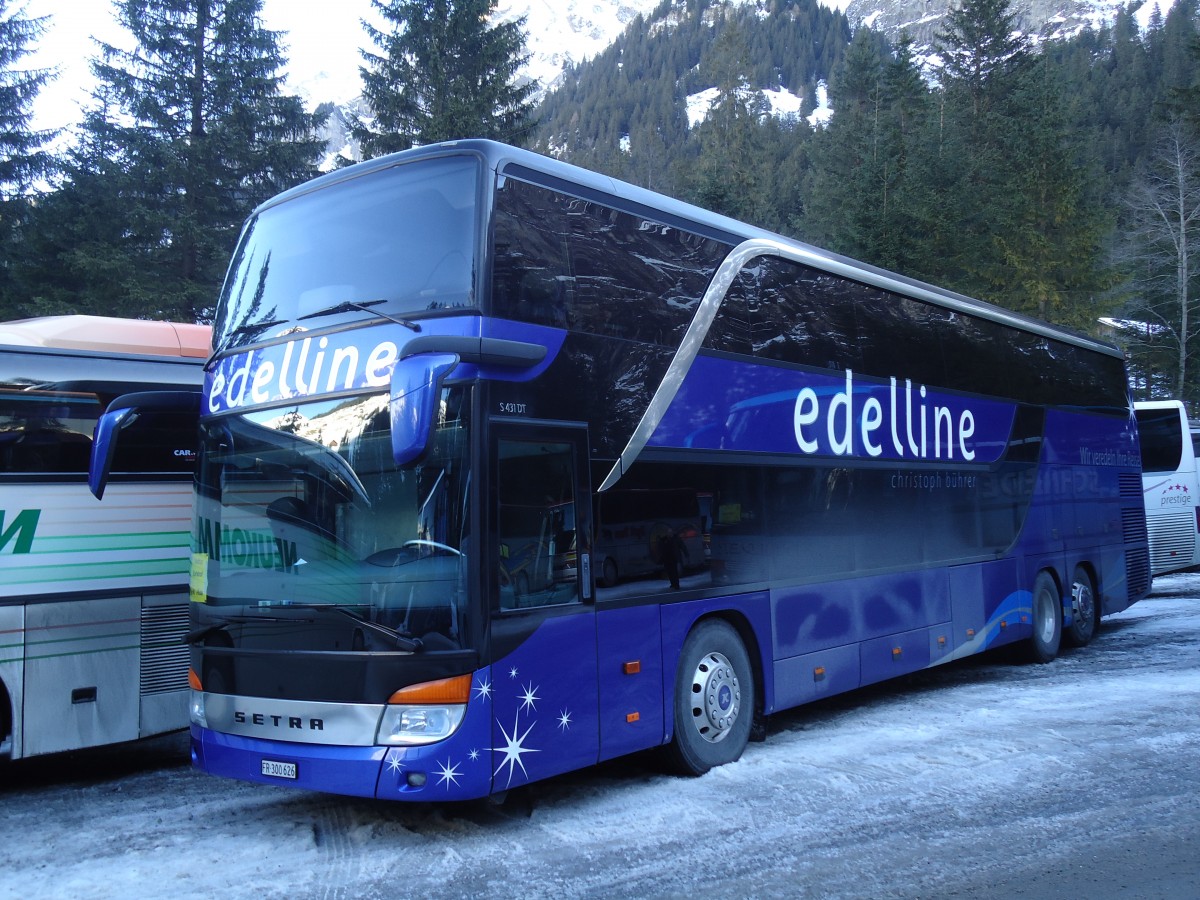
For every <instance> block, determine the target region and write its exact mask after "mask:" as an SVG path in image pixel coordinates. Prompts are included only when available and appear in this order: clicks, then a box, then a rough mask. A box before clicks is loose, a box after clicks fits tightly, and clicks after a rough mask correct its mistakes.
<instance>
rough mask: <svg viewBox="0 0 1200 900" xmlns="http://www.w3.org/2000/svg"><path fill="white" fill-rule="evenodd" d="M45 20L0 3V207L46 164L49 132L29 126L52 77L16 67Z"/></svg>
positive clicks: (20, 192) (38, 173)
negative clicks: (39, 97) (37, 98)
mask: <svg viewBox="0 0 1200 900" xmlns="http://www.w3.org/2000/svg"><path fill="white" fill-rule="evenodd" d="M45 21H46V20H45V18H39V19H29V18H26V17H25V16H24V14H23V10H21V9H14V8H13V6H12V4H11V3H10V2H9V0H0V203H2V202H4V201H7V200H11V199H13V198H14V197H17V196H20V195H21V194H23V193H24V192H25V191H26V189H27V188H28V187H29V185H30V182H32V181H33V180H34V179H35V178H37V177H39V176H41V175H44V174H45V173H46V171H47V169H48V167H49V163H50V160H49V157H48V155H47V154H46V153H45V152H43V151H41V150H40V149H39V148H40V147H42V146H43V145H44V144H45V143H46V142H47V141H49V140H50V139H51V138H52V137H53V134H51V133H49V132H45V131H42V132H38V131H34V130H33V129H32V122H33V101H34V99H35V98H36V97H37V95H38V92H39V91H41V89H42V88H43V87H44V86H45V85H46V82H47V81H49V80H50V78H51V77H52V75H53V73H52V72H49V71H46V70H27V69H19V68H17V66H18V65H19V63H20V61H21V60H22V59H23V58H24V57H25V56H27V55H28V54H29V53H30V52H31V47H30V45H31V44H32V43H33V42H34V41H35V40H37V38H38V37H39V36H40V35H41V34H42V32H43V30H44V29H45Z"/></svg>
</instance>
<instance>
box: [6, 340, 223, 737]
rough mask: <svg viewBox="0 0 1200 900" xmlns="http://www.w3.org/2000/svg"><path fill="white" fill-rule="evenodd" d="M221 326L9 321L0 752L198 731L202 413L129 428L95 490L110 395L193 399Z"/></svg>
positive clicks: (161, 417)
mask: <svg viewBox="0 0 1200 900" xmlns="http://www.w3.org/2000/svg"><path fill="white" fill-rule="evenodd" d="M209 335H210V329H209V328H208V327H207V326H200V325H177V324H171V323H167V322H145V321H131V320H121V319H111V318H104V317H97V316H56V317H49V318H42V319H25V320H21V321H15V322H3V323H0V758H8V759H19V758H22V757H29V756H35V755H38V754H43V753H53V752H57V751H63V750H74V749H79V748H83V747H94V746H98V745H101V744H111V743H118V742H122V741H129V740H134V739H137V738H142V737H149V736H151V735H155V734H161V733H165V732H168V731H173V730H176V729H179V728H184V727H185V726H186V725H187V688H188V683H187V661H188V656H187V648H186V645H185V644H184V643H183V641H182V638H183V635H184V633H185V632H186V630H187V617H188V610H187V599H188V593H187V582H188V571H189V565H188V548H189V536H190V518H191V509H192V475H193V470H194V467H195V416H194V415H193V416H191V417H190V421H189V417H185V416H181V415H179V414H172V415H166V414H161V413H160V414H151V415H148V416H147V415H143V416H140V417H138V418H137V420H136V421H130V422H128V423H127V427H126V428H125V429H124V432H123V441H122V444H121V448H120V450H119V451H118V452H117V454H116V457H115V459H114V460H113V473H114V474H113V477H112V479H111V481H110V483H109V490H108V495H107V496H106V498H105V502H104V503H100V502H98V501H97V500H96V498H95V497H93V496H92V495H91V493H90V492H89V490H88V461H89V456H90V451H91V444H92V437H93V428H94V426H95V424H96V420H97V419H98V418H99V416H100V414H101V413H102V412H103V411H104V410H105V408H106V407H107V405H108V404H109V402H110V401H111V400H113V399H114V398H115V397H117V396H118V395H121V394H126V393H129V392H139V391H152V390H180V389H186V390H194V389H195V388H196V387H197V386H198V385H199V384H200V383H201V381H202V379H203V363H204V360H205V359H206V358H207V356H208V353H209V344H210V337H209Z"/></svg>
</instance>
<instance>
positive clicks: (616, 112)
mask: <svg viewBox="0 0 1200 900" xmlns="http://www.w3.org/2000/svg"><path fill="white" fill-rule="evenodd" d="M262 2H263V0H117V2H116V3H115V4H114V8H115V10H116V11H117V14H118V19H119V22H120V24H121V26H122V27H123V28H124V29H125V30H127V31H128V33H129V36H130V39H129V41H127V42H124V43H122V45H121V46H120V47H116V46H110V45H106V44H98V45H97V48H96V52H95V56H94V58H93V59H91V61H90V62H91V68H92V72H93V74H94V76H95V84H96V87H95V88H94V90H93V93H92V98H91V103H90V104H89V105H88V106H87V107H86V109H85V111H84V113H83V115H82V119H81V121H79V122H78V123H77V125H76V126H75V127H74V128H72V129H70V131H69V133H68V134H55V133H46V132H38V131H36V130H34V128H33V126H32V121H33V114H32V110H33V105H34V103H35V101H36V98H37V96H38V93H39V91H40V90H41V89H42V88H43V87H44V86H45V85H46V84H47V83H48V81H49V79H52V78H53V77H55V73H54V72H53V71H49V70H37V69H32V68H30V67H29V66H28V57H29V55H30V54H31V53H32V52H33V50H34V49H35V48H36V47H37V46H38V42H39V41H40V40H42V39H43V38H44V35H45V32H46V28H47V22H46V21H45V20H40V19H36V18H30V17H28V16H27V15H26V13H25V11H24V4H23V2H22V0H0V123H2V127H0V320H7V319H17V318H27V317H31V316H40V315H58V314H66V313H91V314H103V315H121V316H128V317H136V318H164V319H171V320H176V321H200V322H204V321H209V320H210V319H211V316H212V313H213V309H214V305H215V303H216V301H217V298H218V295H219V293H220V290H221V283H222V279H223V276H224V270H225V266H226V263H227V261H228V259H229V257H230V254H231V253H232V250H233V247H234V244H235V242H236V240H237V237H238V232H239V229H240V227H241V223H242V222H243V220H244V219H245V218H246V216H247V215H248V214H249V213H250V211H251V210H252V209H253V208H254V207H255V206H256V205H257V204H259V203H261V202H263V201H264V200H266V199H268V198H269V197H271V196H273V195H274V194H276V193H279V192H280V191H282V190H285V189H287V188H289V187H292V186H294V185H296V184H299V183H301V182H303V181H305V180H307V179H309V178H312V177H314V176H315V175H317V174H319V173H320V171H322V169H325V168H328V167H329V166H330V165H334V164H348V163H349V162H350V161H349V160H347V159H346V158H345V157H344V156H341V157H338V156H337V155H336V154H337V151H338V149H339V148H333V152H332V153H331V148H330V147H329V145H328V138H327V137H322V134H323V133H324V134H327V133H328V131H327V129H326V130H325V131H324V132H323V130H322V129H323V127H324V126H325V125H326V124H327V120H328V119H329V117H330V116H331V115H335V114H337V113H338V111H337V110H334V109H333V108H332V106H331V104H323V105H322V106H319V107H317V108H316V109H315V110H309V109H307V108H306V107H305V104H304V103H303V102H302V101H301V99H300V98H299V96H296V95H293V94H290V93H289V92H288V90H287V88H286V86H285V81H284V79H285V76H286V75H287V72H288V60H287V58H286V55H285V53H284V51H283V49H282V47H283V46H284V43H285V42H284V38H285V35H282V34H280V33H277V32H273V31H270V30H268V29H267V28H265V26H263V24H262V16H261V7H262ZM496 2H497V0H372V3H373V6H374V8H375V9H376V10H377V11H378V13H379V16H380V19H381V21H383V22H384V23H385V24H384V26H383V27H381V28H380V27H368V26H366V25H364V33H363V47H364V48H365V49H364V52H363V55H362V63H361V68H360V72H361V77H362V85H363V87H362V98H363V102H362V104H360V106H359V107H358V108H359V112H358V113H349V114H348V115H347V116H346V120H347V138H348V139H352V140H353V143H354V146H355V147H356V148H357V155H358V156H361V157H363V158H367V157H371V156H378V155H382V154H384V153H388V152H392V151H395V150H403V149H405V148H407V147H411V146H416V145H420V144H427V143H431V142H434V141H438V140H446V139H452V138H463V137H489V138H495V139H498V140H503V141H506V142H508V143H512V144H517V145H521V146H525V147H528V148H530V149H533V150H536V151H539V152H542V153H546V154H548V155H553V156H556V157H558V158H560V159H564V160H566V161H568V162H572V163H575V164H578V165H582V166H584V167H587V168H590V169H594V170H597V171H600V172H604V173H606V174H609V175H612V176H614V177H617V178H621V179H623V180H626V181H629V182H633V183H635V184H638V185H641V186H643V187H648V188H650V189H653V190H656V191H660V192H662V193H665V194H668V195H671V196H674V197H678V198H680V199H683V200H687V201H689V202H692V203H696V204H698V205H700V206H703V207H705V208H708V209H712V210H715V211H718V212H721V213H725V214H727V215H730V216H733V217H735V218H738V219H742V220H744V221H747V222H750V223H753V224H756V225H760V226H763V227H766V228H769V229H771V230H773V231H776V232H779V233H781V234H784V235H787V236H789V237H793V238H798V239H800V240H803V241H807V242H809V243H812V244H816V245H818V246H820V247H824V248H827V249H829V250H833V251H835V252H838V253H842V254H845V255H847V256H850V257H854V258H856V259H859V260H862V261H864V262H868V263H871V264H874V265H877V266H881V267H883V268H886V269H890V270H893V271H896V272H899V273H901V274H903V275H906V276H909V277H913V278H918V279H921V280H924V281H929V282H932V283H935V284H938V285H941V286H943V287H946V288H949V289H951V290H954V291H958V292H960V293H963V294H967V295H970V296H973V297H978V298H980V299H983V300H987V301H990V302H992V303H995V304H998V305H1000V306H1004V307H1007V308H1009V309H1012V310H1015V311H1018V312H1021V313H1025V314H1028V315H1032V316H1036V317H1038V318H1041V319H1045V320H1048V321H1050V322H1054V323H1056V324H1060V325H1065V326H1068V327H1071V328H1074V329H1076V330H1079V331H1084V332H1087V333H1089V334H1093V335H1097V336H1100V337H1103V338H1105V339H1108V340H1111V341H1114V342H1116V343H1118V344H1120V345H1121V346H1123V347H1124V348H1125V349H1126V351H1127V353H1128V356H1129V358H1130V374H1131V379H1132V385H1133V388H1134V394H1135V397H1136V398H1137V399H1143V398H1150V397H1154V398H1165V397H1178V398H1180V399H1184V400H1185V401H1186V402H1188V405H1189V408H1190V409H1191V411H1192V412H1193V413H1197V412H1200V33H1198V27H1200V11H1198V2H1200V0H1176V2H1175V3H1174V4H1173V5H1172V6H1171V7H1170V8H1169V10H1168V12H1167V13H1166V14H1165V15H1164V14H1160V13H1157V12H1155V13H1154V14H1153V15H1151V16H1150V17H1149V19H1148V22H1149V24H1148V25H1140V24H1139V18H1138V16H1137V15H1136V13H1137V12H1138V10H1139V8H1140V6H1141V4H1140V3H1134V4H1131V5H1130V6H1129V7H1127V8H1125V9H1123V10H1120V11H1118V12H1117V14H1116V16H1115V18H1113V19H1112V20H1111V21H1110V22H1108V23H1106V24H1104V25H1102V26H1097V27H1093V28H1088V29H1085V30H1083V31H1080V32H1078V33H1075V34H1074V35H1072V36H1070V37H1067V38H1060V39H1053V40H1051V39H1045V38H1038V37H1037V36H1034V35H1028V34H1022V33H1021V32H1019V31H1018V30H1017V29H1016V26H1015V24H1014V23H1015V20H1016V14H1015V10H1014V4H1013V3H1012V0H954V2H953V3H952V5H951V10H950V12H949V13H948V15H947V16H946V17H945V19H944V20H943V24H942V26H941V27H940V29H939V30H938V31H937V33H936V35H935V37H934V38H933V42H932V44H931V45H923V46H918V45H917V44H916V43H915V41H914V39H913V38H912V37H910V36H909V35H907V34H903V33H902V34H900V35H899V36H898V37H896V38H894V39H890V38H889V37H888V36H886V35H884V34H882V33H880V32H876V31H872V30H871V29H870V28H869V27H866V26H864V25H859V24H857V23H854V22H851V21H849V20H848V19H847V18H846V17H845V16H844V15H843V14H841V13H839V12H836V11H834V10H831V9H829V8H827V7H825V6H822V5H820V4H818V3H817V2H816V0H759V2H758V3H743V4H729V5H726V4H723V3H721V2H719V0H664V2H663V3H662V4H660V6H659V7H658V8H657V9H656V10H655V11H654V12H653V13H651V14H650V15H648V16H646V17H641V16H639V17H638V18H637V19H635V20H634V21H633V22H632V23H631V24H630V26H629V27H628V28H627V29H626V31H625V32H624V33H623V34H622V35H621V36H620V37H619V38H618V39H617V40H616V41H615V42H614V43H613V44H612V45H611V46H610V47H609V48H608V49H607V50H605V51H604V52H603V53H601V54H600V55H598V56H597V57H595V58H593V59H590V60H588V61H587V62H585V63H582V64H579V65H576V66H572V67H570V68H568V69H567V70H565V71H564V72H563V74H562V77H561V79H559V80H558V82H557V83H556V85H555V86H554V87H553V88H552V89H548V90H544V89H543V87H544V86H539V85H536V84H531V83H529V82H527V81H523V80H522V78H521V76H520V69H521V66H522V64H523V62H524V60H525V58H526V54H527V53H528V41H529V36H528V35H527V34H526V33H525V30H524V29H525V23H524V21H523V20H517V21H515V22H508V23H499V22H497V21H496V20H495V19H494V17H493V16H492V13H493V12H494V11H495V8H496ZM1142 21H1146V20H1145V17H1143V18H1142ZM704 91H708V92H709V93H708V94H707V95H706V96H709V97H711V98H712V99H711V102H710V103H709V104H708V106H707V109H706V110H705V114H704V115H703V116H702V117H694V118H693V117H692V116H690V112H691V110H690V109H689V105H688V98H689V97H693V98H694V97H695V96H696V95H697V94H700V93H701V92H704ZM778 91H786V92H788V93H789V94H791V95H795V96H798V97H800V98H802V108H801V111H800V112H799V113H798V114H792V115H777V114H773V113H772V110H771V105H770V102H769V98H770V95H771V92H778ZM826 98H827V104H828V107H830V108H831V109H832V114H831V115H828V116H822V117H818V116H813V115H810V114H811V113H813V112H814V111H815V110H817V109H818V107H819V106H823V104H824V102H825V100H826ZM331 159H332V160H335V162H332V163H331V162H330V160H331Z"/></svg>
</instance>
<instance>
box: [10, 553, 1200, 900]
mask: <svg viewBox="0 0 1200 900" xmlns="http://www.w3.org/2000/svg"><path fill="white" fill-rule="evenodd" d="M186 752H187V746H186V740H185V739H183V738H182V736H172V737H169V738H165V739H160V740H157V741H152V742H147V743H143V744H139V745H134V746H133V747H124V748H116V749H109V750H102V751H94V752H90V753H77V754H68V755H64V756H60V757H54V758H51V759H33V760H25V761H21V762H18V763H16V764H10V765H9V766H7V767H0V810H2V812H0V897H4V898H8V897H14V898H22V900H24V898H30V897H88V898H101V897H122V898H125V897H173V898H185V897H210V896H222V897H254V898H269V897H289V898H290V897H347V898H349V897H385V896H386V897H467V896H470V897H503V898H518V897H539V898H540V897H547V898H550V897H553V898H559V897H568V898H570V897H628V896H639V897H692V896H696V895H699V894H701V893H702V892H703V893H707V894H710V895H714V896H730V897H744V896H759V897H775V896H789V897H847V898H867V897H870V898H876V897H905V898H907V897H913V898H916V897H946V896H956V897H989V898H992V897H994V898H1000V897H1012V896H1023V897H1034V898H1051V897H1072V898H1074V897H1089V898H1112V897H1123V898H1127V897H1128V898H1157V897H1164V898H1165V897H1196V896H1198V890H1200V889H1198V888H1197V885H1200V811H1198V801H1197V796H1198V794H1200V575H1178V576H1170V577H1166V578H1159V579H1156V581H1155V593H1154V594H1153V595H1152V596H1151V597H1150V598H1149V599H1147V600H1145V601H1143V602H1142V603H1139V604H1137V605H1136V606H1134V607H1133V608H1132V609H1130V610H1128V611H1127V612H1125V613H1122V614H1120V615H1117V616H1113V617H1112V618H1110V619H1106V620H1105V626H1104V628H1103V629H1102V631H1101V632H1100V634H1099V635H1098V636H1097V638H1096V640H1095V641H1094V642H1093V643H1092V645H1091V646H1090V647H1088V648H1086V649H1084V650H1075V651H1070V652H1066V653H1064V654H1063V655H1062V656H1060V657H1059V659H1058V660H1056V661H1055V662H1053V663H1051V664H1049V665H1046V666H1025V665H1017V664H1014V663H1011V662H1008V661H1006V660H1003V659H996V658H985V659H977V660H968V661H966V662H965V663H961V664H957V665H954V666H949V667H942V668H939V669H936V670H931V671H928V672H923V673H920V674H918V675H915V676H910V677H908V678H905V679H902V680H900V681H897V682H892V683H889V684H887V685H883V686H879V687H876V688H870V689H866V690H862V691H858V692H855V693H853V694H851V695H848V696H844V697H841V698H836V699H834V700H831V701H826V702H822V703H820V704H816V705H814V706H810V707H807V708H804V709H800V710H795V711H792V712H789V713H786V714H782V715H778V716H775V717H773V718H772V720H771V723H770V728H769V735H768V739H767V740H766V742H765V743H758V744H751V745H750V747H749V749H748V750H747V752H746V754H745V755H744V756H743V758H742V759H741V760H740V761H739V762H737V763H735V764H733V765H730V766H726V767H724V768H721V769H717V770H714V771H713V772H711V773H709V774H708V775H706V776H705V777H703V778H697V779H683V778H677V777H671V776H668V775H664V774H661V772H660V771H659V770H658V769H657V768H656V766H655V763H654V761H653V759H649V758H647V757H645V756H641V757H634V758H631V759H627V760H621V761H618V762H615V763H610V764H607V765H605V766H602V767H599V768H595V769H591V770H589V771H586V772H582V773H577V774H575V775H571V776H567V777H563V778H559V779H555V780H553V781H551V782H547V783H544V784H540V785H535V786H533V787H532V788H530V789H529V790H528V791H527V792H525V793H523V794H522V795H520V796H513V797H511V799H510V802H509V803H508V804H507V805H505V806H503V807H496V806H490V805H487V804H473V805H469V806H453V807H410V806H403V805H396V804H387V803H383V802H370V801H362V800H354V799H349V798H343V797H333V796H324V795H318V794H311V793H305V792H301V791H295V790H289V789H286V788H271V787H264V786H256V785H249V784H242V783H239V782H233V781H227V780H221V779H215V778H211V777H208V776H205V775H201V774H198V773H196V772H193V771H192V770H191V769H190V768H188V767H187V765H186V761H185V757H186Z"/></svg>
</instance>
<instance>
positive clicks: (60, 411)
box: [0, 385, 100, 475]
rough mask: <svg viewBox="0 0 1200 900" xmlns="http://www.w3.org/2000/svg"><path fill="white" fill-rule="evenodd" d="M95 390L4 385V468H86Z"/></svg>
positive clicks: (0, 445) (78, 471)
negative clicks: (57, 389) (47, 388)
mask: <svg viewBox="0 0 1200 900" xmlns="http://www.w3.org/2000/svg"><path fill="white" fill-rule="evenodd" d="M99 411H100V404H99V402H98V400H97V399H96V396H95V395H94V394H85V393H76V392H71V393H64V392H59V391H48V390H36V389H33V388H30V387H28V386H17V387H16V388H15V389H14V387H13V386H11V385H10V386H0V472H7V473H12V474H20V473H23V474H69V475H83V474H87V470H88V459H89V456H90V454H91V445H92V440H91V433H92V429H93V428H94V426H95V421H96V416H97V415H98V413H99Z"/></svg>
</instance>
